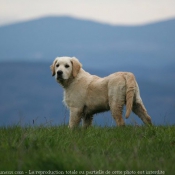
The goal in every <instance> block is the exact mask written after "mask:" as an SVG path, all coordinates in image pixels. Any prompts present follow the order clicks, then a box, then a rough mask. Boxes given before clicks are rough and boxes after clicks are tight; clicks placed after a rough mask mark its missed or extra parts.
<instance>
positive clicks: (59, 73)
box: [57, 70, 63, 79]
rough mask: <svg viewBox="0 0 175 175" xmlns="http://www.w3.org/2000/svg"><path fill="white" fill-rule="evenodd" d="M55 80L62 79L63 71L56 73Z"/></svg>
mask: <svg viewBox="0 0 175 175" xmlns="http://www.w3.org/2000/svg"><path fill="white" fill-rule="evenodd" d="M57 79H63V71H61V70H59V71H58V72H57Z"/></svg>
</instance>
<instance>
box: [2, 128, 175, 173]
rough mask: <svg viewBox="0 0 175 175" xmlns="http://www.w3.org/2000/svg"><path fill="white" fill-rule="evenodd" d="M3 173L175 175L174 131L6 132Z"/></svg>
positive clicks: (30, 129) (54, 129)
mask: <svg viewBox="0 0 175 175" xmlns="http://www.w3.org/2000/svg"><path fill="white" fill-rule="evenodd" d="M158 170H159V171H158ZM7 171H9V172H7ZM2 173H6V174H7V173H9V174H10V173H13V174H156V173H157V174H158V173H159V174H167V175H169V174H170V175H171V174H172V175H174V174H175V126H152V127H145V126H141V127H137V126H126V127H122V128H119V127H112V128H110V127H97V126H94V127H91V128H88V129H86V130H83V129H80V128H78V129H75V130H73V131H72V130H69V129H68V128H67V126H58V127H51V126H48V127H44V126H37V127H19V126H13V127H7V128H3V127H1V128H0V174H2Z"/></svg>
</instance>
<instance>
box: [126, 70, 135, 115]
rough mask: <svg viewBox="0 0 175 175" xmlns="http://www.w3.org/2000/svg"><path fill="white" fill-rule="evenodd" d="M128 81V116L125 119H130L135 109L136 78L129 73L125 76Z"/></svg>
mask: <svg viewBox="0 0 175 175" xmlns="http://www.w3.org/2000/svg"><path fill="white" fill-rule="evenodd" d="M125 80H126V114H125V117H126V118H128V117H129V115H130V113H131V111H132V107H133V100H134V94H135V89H136V80H135V76H134V75H133V74H132V73H127V74H126V75H125Z"/></svg>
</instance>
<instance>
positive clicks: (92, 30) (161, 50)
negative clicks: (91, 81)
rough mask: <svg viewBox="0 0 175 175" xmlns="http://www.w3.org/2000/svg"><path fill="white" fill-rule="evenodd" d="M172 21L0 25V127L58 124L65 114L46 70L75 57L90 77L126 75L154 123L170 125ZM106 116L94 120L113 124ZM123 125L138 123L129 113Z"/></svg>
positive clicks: (174, 69) (174, 109)
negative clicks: (136, 85) (134, 81)
mask: <svg viewBox="0 0 175 175" xmlns="http://www.w3.org/2000/svg"><path fill="white" fill-rule="evenodd" d="M174 31H175V19H171V20H164V21H161V22H155V23H150V24H146V25H138V26H126V25H125V26H120V25H109V24H104V23H99V22H94V21H90V20H80V19H76V18H72V17H68V16H61V17H56V16H49V17H43V18H38V19H34V20H29V21H25V22H19V23H14V24H10V25H5V26H1V27H0V81H1V83H0V117H1V122H0V125H9V124H14V123H18V122H20V123H21V124H32V123H33V122H34V124H41V123H48V122H51V124H60V123H63V122H67V121H68V116H69V112H68V111H67V109H66V107H65V106H64V105H63V103H62V98H63V90H62V88H61V87H60V86H59V85H58V84H57V83H56V82H55V80H54V78H52V76H51V72H50V69H49V66H50V65H51V64H52V61H53V60H54V58H55V57H57V56H75V57H77V58H78V59H79V60H80V61H81V63H82V64H83V68H84V69H85V70H86V71H88V72H90V73H91V74H96V75H98V76H107V75H108V74H110V73H113V72H117V71H131V72H133V73H134V74H135V76H136V78H137V81H138V83H139V86H140V91H141V96H142V99H143V102H144V104H145V106H146V108H147V110H148V113H149V114H150V115H151V117H152V120H153V122H154V123H155V124H175V116H174V113H175V32H174ZM109 115H110V113H103V114H100V115H97V116H96V117H95V120H96V121H95V123H96V124H99V125H105V124H108V125H114V121H113V119H112V117H109ZM126 122H127V123H134V122H137V123H140V120H139V119H138V118H137V117H136V116H135V115H134V114H132V116H131V117H130V118H129V120H127V121H126Z"/></svg>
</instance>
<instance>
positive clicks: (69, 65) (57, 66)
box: [50, 57, 82, 82]
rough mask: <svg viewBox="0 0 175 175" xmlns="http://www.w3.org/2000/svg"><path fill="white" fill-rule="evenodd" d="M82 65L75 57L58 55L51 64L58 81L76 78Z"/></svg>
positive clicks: (53, 74)
mask: <svg viewBox="0 0 175 175" xmlns="http://www.w3.org/2000/svg"><path fill="white" fill-rule="evenodd" d="M81 67H82V65H81V63H80V62H79V61H78V59H77V58H75V57H57V58H56V59H55V60H54V62H53V64H52V65H51V66H50V69H51V71H52V76H55V79H56V80H57V81H58V82H63V81H65V80H68V79H70V78H75V77H76V76H77V74H78V73H79V71H80V69H81Z"/></svg>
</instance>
